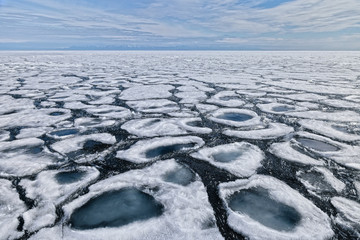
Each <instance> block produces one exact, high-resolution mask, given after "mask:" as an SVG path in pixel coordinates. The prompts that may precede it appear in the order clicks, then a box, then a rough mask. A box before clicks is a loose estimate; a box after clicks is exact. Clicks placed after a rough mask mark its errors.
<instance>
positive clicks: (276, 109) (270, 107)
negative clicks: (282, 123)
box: [257, 102, 308, 114]
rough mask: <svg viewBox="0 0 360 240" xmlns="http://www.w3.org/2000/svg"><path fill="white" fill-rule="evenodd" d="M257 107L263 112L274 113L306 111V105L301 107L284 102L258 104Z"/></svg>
mask: <svg viewBox="0 0 360 240" xmlns="http://www.w3.org/2000/svg"><path fill="white" fill-rule="evenodd" d="M257 107H259V108H260V109H261V111H263V112H267V113H272V114H284V113H286V112H294V111H306V110H308V109H307V108H306V107H300V106H296V105H290V104H283V103H275V102H274V103H267V104H258V105H257Z"/></svg>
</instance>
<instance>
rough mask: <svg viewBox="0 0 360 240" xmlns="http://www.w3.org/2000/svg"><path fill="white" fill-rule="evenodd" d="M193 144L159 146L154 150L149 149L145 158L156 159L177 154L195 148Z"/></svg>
mask: <svg viewBox="0 0 360 240" xmlns="http://www.w3.org/2000/svg"><path fill="white" fill-rule="evenodd" d="M195 146H196V144H195V143H186V144H181V143H178V144H172V145H166V146H160V147H156V148H154V149H150V150H148V151H146V153H145V156H146V157H147V158H156V157H159V156H162V155H165V154H169V153H173V152H177V151H180V150H183V149H186V148H193V147H195Z"/></svg>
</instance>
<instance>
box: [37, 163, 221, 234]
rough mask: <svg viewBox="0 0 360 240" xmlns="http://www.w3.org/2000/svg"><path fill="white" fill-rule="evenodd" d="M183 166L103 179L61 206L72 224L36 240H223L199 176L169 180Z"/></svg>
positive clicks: (157, 167) (156, 166)
mask: <svg viewBox="0 0 360 240" xmlns="http://www.w3.org/2000/svg"><path fill="white" fill-rule="evenodd" d="M184 167H185V166H183V165H180V164H178V163H176V162H175V161H174V160H166V161H161V162H157V163H154V164H153V165H151V166H150V167H147V168H144V169H140V170H131V171H129V172H126V173H123V174H120V175H117V176H113V177H110V178H108V179H105V180H102V181H100V182H98V183H96V184H94V185H92V186H91V187H89V192H88V193H87V194H85V195H82V196H80V197H79V198H77V199H75V200H74V201H72V202H71V203H69V204H67V205H65V206H64V207H63V209H64V218H65V221H66V222H67V223H70V224H72V225H64V226H55V227H53V228H52V229H43V230H42V231H40V232H39V233H38V234H37V235H35V236H34V239H38V238H41V237H43V238H46V237H49V236H52V239H54V237H55V239H78V238H86V239H118V238H119V236H121V239H124V240H130V239H131V240H132V239H158V240H167V239H223V238H222V236H221V234H220V233H219V231H218V229H217V227H216V225H215V217H214V215H213V210H212V208H211V205H210V203H209V202H208V200H207V194H206V190H205V187H204V185H203V183H202V182H201V181H200V179H199V177H198V176H194V175H192V179H191V181H190V182H189V183H187V184H185V185H184V184H179V183H177V182H176V181H175V182H174V181H169V175H173V174H174V172H176V171H179V170H180V171H181V169H183V168H184ZM185 168H186V167H185ZM192 174H193V173H192ZM176 178H177V177H175V178H174V177H172V178H171V179H176ZM113 204H115V205H116V206H119V208H114V207H113V206H114V205H113ZM121 206H126V207H124V208H123V207H121ZM143 213H145V216H144V215H143ZM141 218H142V219H141ZM101 220H103V221H101ZM75 222H76V223H75ZM56 236H58V238H56Z"/></svg>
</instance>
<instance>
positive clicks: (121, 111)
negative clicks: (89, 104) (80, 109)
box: [86, 105, 131, 119]
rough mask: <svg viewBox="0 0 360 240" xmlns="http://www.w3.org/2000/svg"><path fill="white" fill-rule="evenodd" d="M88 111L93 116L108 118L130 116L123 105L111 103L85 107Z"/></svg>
mask: <svg viewBox="0 0 360 240" xmlns="http://www.w3.org/2000/svg"><path fill="white" fill-rule="evenodd" d="M86 111H87V112H88V113H91V114H93V115H95V116H99V117H103V118H110V119H124V118H129V117H130V116H131V111H130V110H129V109H127V108H124V107H119V106H113V105H101V106H96V107H93V108H88V109H86Z"/></svg>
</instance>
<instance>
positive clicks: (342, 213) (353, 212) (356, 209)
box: [331, 197, 360, 237]
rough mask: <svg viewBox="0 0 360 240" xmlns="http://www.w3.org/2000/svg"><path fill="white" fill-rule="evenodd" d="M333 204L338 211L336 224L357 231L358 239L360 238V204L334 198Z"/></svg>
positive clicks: (341, 198)
mask: <svg viewBox="0 0 360 240" xmlns="http://www.w3.org/2000/svg"><path fill="white" fill-rule="evenodd" d="M331 204H332V205H333V206H334V207H335V208H336V210H337V211H338V214H337V216H336V219H335V220H336V222H338V223H340V224H341V225H344V226H346V227H348V228H353V229H354V230H355V229H357V234H358V237H360V204H359V203H358V202H355V201H353V200H350V199H346V198H343V197H333V198H332V199H331Z"/></svg>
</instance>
